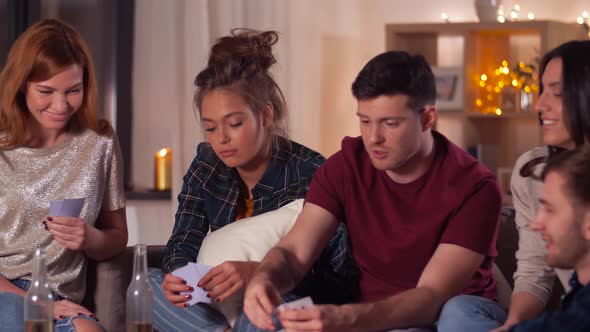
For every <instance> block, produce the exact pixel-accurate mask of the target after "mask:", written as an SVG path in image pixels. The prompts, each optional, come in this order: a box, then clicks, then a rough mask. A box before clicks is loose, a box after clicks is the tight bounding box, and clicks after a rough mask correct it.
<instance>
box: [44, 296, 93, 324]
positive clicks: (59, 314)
mask: <svg viewBox="0 0 590 332" xmlns="http://www.w3.org/2000/svg"><path fill="white" fill-rule="evenodd" d="M78 315H84V316H88V317H95V316H94V314H93V313H91V312H90V311H88V310H87V309H86V308H84V307H83V306H81V305H79V304H76V303H74V302H71V301H68V300H61V301H56V302H53V318H54V319H56V320H59V319H62V318H64V317H68V316H78Z"/></svg>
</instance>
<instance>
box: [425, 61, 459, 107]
mask: <svg viewBox="0 0 590 332" xmlns="http://www.w3.org/2000/svg"><path fill="white" fill-rule="evenodd" d="M432 73H433V74H434V80H435V85H436V107H437V108H438V110H439V111H462V110H463V106H464V100H463V90H464V85H463V84H464V83H463V68H460V67H432Z"/></svg>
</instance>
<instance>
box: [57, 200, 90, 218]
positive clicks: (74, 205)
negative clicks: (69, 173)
mask: <svg viewBox="0 0 590 332" xmlns="http://www.w3.org/2000/svg"><path fill="white" fill-rule="evenodd" d="M85 201H86V199H85V198H73V199H64V200H63V203H62V204H61V209H60V210H59V213H60V215H59V217H74V218H78V217H79V216H80V212H82V208H83V207H84V202H85Z"/></svg>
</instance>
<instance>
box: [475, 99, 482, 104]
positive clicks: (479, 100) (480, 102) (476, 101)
mask: <svg viewBox="0 0 590 332" xmlns="http://www.w3.org/2000/svg"><path fill="white" fill-rule="evenodd" d="M482 104H483V102H482V101H481V99H479V98H478V99H477V100H475V105H477V106H481V105H482Z"/></svg>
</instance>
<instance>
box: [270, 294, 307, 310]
mask: <svg viewBox="0 0 590 332" xmlns="http://www.w3.org/2000/svg"><path fill="white" fill-rule="evenodd" d="M312 307H313V301H312V299H311V297H309V296H306V297H304V298H301V299H299V300H295V301H291V302H287V303H283V304H281V305H280V306H278V307H277V309H278V310H284V309H290V310H301V309H310V308H312Z"/></svg>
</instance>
